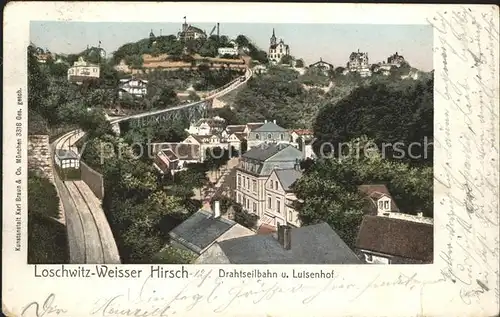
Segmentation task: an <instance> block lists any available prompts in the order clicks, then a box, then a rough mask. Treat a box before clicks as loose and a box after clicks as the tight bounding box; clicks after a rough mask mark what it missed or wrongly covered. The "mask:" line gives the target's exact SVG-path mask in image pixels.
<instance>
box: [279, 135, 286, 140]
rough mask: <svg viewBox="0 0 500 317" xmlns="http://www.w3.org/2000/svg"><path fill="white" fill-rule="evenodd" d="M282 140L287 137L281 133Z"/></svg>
mask: <svg viewBox="0 0 500 317" xmlns="http://www.w3.org/2000/svg"><path fill="white" fill-rule="evenodd" d="M280 139H281V141H283V140H284V139H285V135H284V134H283V133H281V135H280Z"/></svg>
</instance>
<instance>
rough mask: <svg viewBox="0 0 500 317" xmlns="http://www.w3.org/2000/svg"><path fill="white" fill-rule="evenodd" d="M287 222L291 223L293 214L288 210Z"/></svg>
mask: <svg viewBox="0 0 500 317" xmlns="http://www.w3.org/2000/svg"><path fill="white" fill-rule="evenodd" d="M288 221H290V222H293V212H292V211H291V210H288Z"/></svg>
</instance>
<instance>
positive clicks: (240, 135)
mask: <svg viewBox="0 0 500 317" xmlns="http://www.w3.org/2000/svg"><path fill="white" fill-rule="evenodd" d="M233 135H234V136H235V137H237V138H238V140H240V141H243V140H244V139H245V137H246V134H245V133H243V132H236V133H233Z"/></svg>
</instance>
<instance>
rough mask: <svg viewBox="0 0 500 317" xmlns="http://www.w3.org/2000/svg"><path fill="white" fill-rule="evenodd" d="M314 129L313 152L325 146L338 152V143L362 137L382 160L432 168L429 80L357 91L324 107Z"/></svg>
mask: <svg viewBox="0 0 500 317" xmlns="http://www.w3.org/2000/svg"><path fill="white" fill-rule="evenodd" d="M314 131H315V136H316V138H317V139H318V141H316V142H315V147H316V151H319V147H321V146H322V145H323V144H325V143H327V142H328V143H330V144H331V145H332V146H333V149H334V150H335V152H336V153H337V154H338V152H339V151H338V149H339V144H340V143H345V142H348V141H350V140H352V139H354V138H357V137H361V136H362V135H366V136H368V137H369V138H370V139H373V140H374V142H375V143H376V144H377V145H378V147H379V148H380V149H382V147H383V146H385V150H384V153H383V154H384V155H385V157H387V158H393V159H398V160H399V159H403V160H404V161H407V162H413V163H427V164H432V160H433V156H432V145H429V144H430V143H432V140H433V80H432V79H428V80H425V81H412V80H410V81H399V82H397V83H393V84H385V83H378V84H374V85H370V86H362V87H359V88H357V89H356V90H354V91H352V93H351V94H349V96H347V97H346V98H343V99H342V100H340V101H339V102H336V103H329V104H327V105H325V106H324V107H323V109H322V110H321V111H320V112H319V114H318V116H317V120H316V122H315V124H314ZM412 143H414V144H415V146H413V147H410V144H412ZM398 144H399V145H398ZM324 148H325V149H326V147H324ZM409 151H411V153H410V152H409Z"/></svg>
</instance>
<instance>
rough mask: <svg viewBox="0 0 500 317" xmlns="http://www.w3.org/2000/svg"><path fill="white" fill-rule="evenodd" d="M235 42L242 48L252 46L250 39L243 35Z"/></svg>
mask: <svg viewBox="0 0 500 317" xmlns="http://www.w3.org/2000/svg"><path fill="white" fill-rule="evenodd" d="M235 42H236V44H238V46H240V47H247V46H248V45H249V44H250V42H249V41H248V39H247V38H246V36H244V35H241V34H240V35H238V36H237V37H236V40H235Z"/></svg>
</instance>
